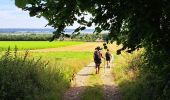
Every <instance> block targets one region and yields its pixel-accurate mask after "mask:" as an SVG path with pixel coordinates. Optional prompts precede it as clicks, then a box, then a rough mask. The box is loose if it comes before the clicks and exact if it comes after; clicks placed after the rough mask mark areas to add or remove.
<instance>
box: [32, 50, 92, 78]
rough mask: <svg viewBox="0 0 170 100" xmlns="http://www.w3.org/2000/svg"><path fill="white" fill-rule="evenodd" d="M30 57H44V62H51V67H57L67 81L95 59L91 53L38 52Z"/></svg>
mask: <svg viewBox="0 0 170 100" xmlns="http://www.w3.org/2000/svg"><path fill="white" fill-rule="evenodd" d="M29 56H33V57H35V58H39V57H42V60H43V61H50V64H51V66H53V67H55V66H57V67H58V69H60V71H61V72H62V73H63V74H64V75H65V77H66V78H67V80H69V79H70V78H71V76H72V74H75V73H77V72H78V71H79V70H80V69H81V68H82V67H84V66H86V65H88V64H89V63H90V62H91V61H92V59H93V55H92V53H91V52H47V53H41V52H36V53H30V55H29Z"/></svg>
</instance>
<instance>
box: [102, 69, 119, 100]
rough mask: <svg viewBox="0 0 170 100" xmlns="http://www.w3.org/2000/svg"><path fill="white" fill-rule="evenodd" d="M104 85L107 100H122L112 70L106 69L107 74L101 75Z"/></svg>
mask: <svg viewBox="0 0 170 100" xmlns="http://www.w3.org/2000/svg"><path fill="white" fill-rule="evenodd" d="M101 78H102V80H103V85H104V97H105V100H121V95H120V93H119V90H118V87H117V86H116V84H115V83H114V79H113V75H112V72H111V68H105V72H103V74H102V75H101Z"/></svg>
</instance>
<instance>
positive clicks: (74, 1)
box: [15, 0, 170, 100]
mask: <svg viewBox="0 0 170 100" xmlns="http://www.w3.org/2000/svg"><path fill="white" fill-rule="evenodd" d="M15 4H16V5H17V6H18V7H19V8H22V9H23V10H25V11H29V13H30V16H37V17H44V18H45V19H47V20H48V22H49V23H48V25H50V26H52V27H54V28H55V29H56V31H55V32H54V34H55V35H54V38H55V37H59V36H60V35H61V34H63V32H64V29H65V28H66V26H70V25H73V24H74V22H78V23H79V24H80V27H78V28H77V29H75V32H78V31H80V30H84V29H85V28H86V27H90V26H92V25H93V24H95V26H96V28H95V31H96V32H101V31H102V30H107V31H109V33H108V34H109V36H108V41H109V42H113V41H116V42H117V44H118V45H119V44H122V45H123V47H122V48H121V49H120V50H118V52H117V53H118V54H120V53H121V51H122V50H126V51H127V52H132V51H134V50H136V49H139V48H145V55H144V57H145V58H146V59H145V60H146V62H145V63H146V65H147V67H145V68H144V69H143V70H145V71H147V72H149V73H152V74H153V76H156V78H155V79H154V81H151V80H149V78H148V81H149V82H150V84H151V85H150V89H151V91H156V94H157V96H156V99H154V98H152V100H168V99H166V98H170V92H168V91H169V90H170V79H169V75H170V50H169V49H170V0H15ZM87 14H91V18H90V19H89V20H86V19H85V16H86V15H87ZM148 66H149V67H148ZM151 97H152V96H151ZM150 100H151V99H150Z"/></svg>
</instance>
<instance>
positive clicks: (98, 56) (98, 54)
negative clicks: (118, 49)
mask: <svg viewBox="0 0 170 100" xmlns="http://www.w3.org/2000/svg"><path fill="white" fill-rule="evenodd" d="M101 50H102V48H100V47H99V46H98V47H96V48H95V51H94V62H95V67H96V74H99V71H100V64H101V59H102V58H103V59H105V58H106V61H107V67H110V66H109V63H110V60H111V54H110V52H109V49H107V52H106V54H105V58H104V57H103V55H102V53H101Z"/></svg>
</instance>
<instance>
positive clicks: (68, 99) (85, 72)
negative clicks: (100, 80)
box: [63, 63, 94, 100]
mask: <svg viewBox="0 0 170 100" xmlns="http://www.w3.org/2000/svg"><path fill="white" fill-rule="evenodd" d="M93 70H94V63H90V64H89V65H88V66H86V67H84V68H83V69H82V70H81V71H80V72H79V73H77V74H76V76H75V79H74V80H73V82H72V87H71V88H70V89H69V90H68V91H66V93H65V94H64V97H63V100H80V99H81V97H80V96H81V94H82V93H83V92H84V90H85V87H86V86H87V84H86V81H87V79H88V78H89V76H90V75H92V73H93V72H92V71H93Z"/></svg>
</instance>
